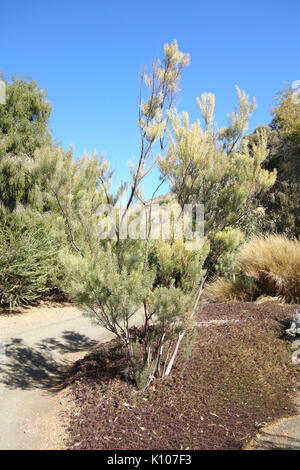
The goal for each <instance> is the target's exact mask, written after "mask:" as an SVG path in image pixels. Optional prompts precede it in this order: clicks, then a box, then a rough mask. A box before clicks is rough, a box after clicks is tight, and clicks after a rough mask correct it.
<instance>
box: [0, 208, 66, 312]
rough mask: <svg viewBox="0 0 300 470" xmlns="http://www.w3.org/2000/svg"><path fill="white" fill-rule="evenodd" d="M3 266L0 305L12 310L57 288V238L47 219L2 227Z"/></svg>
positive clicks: (0, 239)
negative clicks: (45, 220) (48, 225)
mask: <svg viewBox="0 0 300 470" xmlns="http://www.w3.org/2000/svg"><path fill="white" fill-rule="evenodd" d="M40 219H42V218H41V217H40ZM0 266H1V270H0V304H2V305H3V306H9V308H10V310H13V309H14V308H15V307H17V306H21V305H26V304H28V303H33V302H34V301H36V300H37V299H38V298H39V297H41V296H42V295H43V294H45V293H46V292H49V290H51V289H53V288H54V287H56V283H57V279H58V274H59V263H58V240H57V239H55V237H53V234H52V233H51V231H50V230H49V227H47V224H46V223H45V222H44V220H40V221H39V222H37V221H36V220H34V221H33V222H32V223H31V224H28V220H26V221H25V222H24V224H22V223H20V221H18V223H14V224H13V223H10V224H6V225H4V226H2V227H0Z"/></svg>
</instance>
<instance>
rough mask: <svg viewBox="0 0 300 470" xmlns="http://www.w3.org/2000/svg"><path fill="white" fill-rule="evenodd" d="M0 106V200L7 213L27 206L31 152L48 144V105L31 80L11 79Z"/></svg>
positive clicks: (30, 185) (7, 83) (49, 136)
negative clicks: (3, 101)
mask: <svg viewBox="0 0 300 470" xmlns="http://www.w3.org/2000/svg"><path fill="white" fill-rule="evenodd" d="M1 78H2V80H3V81H4V82H5V84H6V101H5V104H1V105H0V201H1V203H2V204H4V205H5V207H7V208H8V209H9V210H13V209H15V207H16V205H17V204H18V202H21V203H23V204H27V203H28V202H29V199H30V191H31V189H32V186H33V184H34V183H33V181H32V179H31V175H30V172H29V169H28V166H29V165H30V161H31V160H32V159H33V158H34V152H35V150H36V149H38V148H42V147H43V146H45V145H50V144H51V135H50V132H49V129H48V120H49V117H50V112H51V105H50V103H49V102H48V101H47V100H46V93H45V92H44V91H42V90H41V89H40V88H39V87H38V85H37V83H36V82H35V81H33V80H29V79H28V80H26V79H25V78H18V77H17V76H14V77H13V79H12V82H9V81H7V80H6V79H5V78H4V77H3V76H2V77H1Z"/></svg>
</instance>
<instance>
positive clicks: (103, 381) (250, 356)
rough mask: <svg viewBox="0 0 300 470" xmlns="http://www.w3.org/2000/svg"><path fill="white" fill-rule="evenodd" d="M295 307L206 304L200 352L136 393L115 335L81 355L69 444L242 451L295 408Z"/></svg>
mask: <svg viewBox="0 0 300 470" xmlns="http://www.w3.org/2000/svg"><path fill="white" fill-rule="evenodd" d="M294 311H295V307H294V306H280V305H274V304H272V305H266V304H254V303H230V304H210V305H206V306H205V307H204V309H203V311H202V312H201V313H199V315H198V318H197V321H198V322H200V321H205V322H207V321H210V320H224V319H226V320H239V321H235V322H228V323H223V324H220V325H218V324H214V325H213V326H209V327H206V326H201V324H200V325H198V336H197V339H196V342H195V344H194V348H193V352H192V355H191V357H190V359H189V360H188V362H187V363H185V360H184V354H183V353H182V354H180V355H179V357H178V360H177V362H176V365H175V367H174V370H173V371H172V374H171V376H170V377H169V378H167V379H164V380H160V381H159V382H156V383H155V384H154V386H153V387H150V389H149V390H147V391H146V392H140V391H137V390H136V389H135V387H134V384H132V385H131V390H130V392H129V391H128V388H127V385H126V383H125V382H124V381H123V380H122V378H121V377H120V374H119V373H118V371H119V368H120V365H121V364H122V363H124V358H125V352H124V351H123V349H122V347H121V346H120V345H119V344H118V342H117V341H115V340H114V341H111V342H110V343H107V344H105V345H101V346H100V347H99V348H97V349H95V350H94V351H93V352H92V353H91V354H89V355H88V356H86V357H85V358H84V359H83V360H81V361H78V362H77V363H76V364H75V366H74V368H73V370H72V373H71V374H70V387H69V398H70V400H71V402H72V403H73V406H72V409H71V411H70V412H69V413H68V414H67V416H65V419H66V423H67V435H68V437H67V447H68V448H69V449H107V450H112V449H113V450H117V449H128V450H129V449H130V450H142V449H155V450H162V449H173V450H179V449H241V448H242V447H243V445H244V444H245V442H246V441H249V440H250V439H251V438H252V437H253V436H255V434H256V433H257V431H258V428H259V427H260V426H261V425H262V424H264V423H267V422H269V421H271V420H274V419H276V418H279V417H283V416H288V415H292V414H294V413H295V412H296V407H295V404H294V402H293V394H294V391H295V386H296V377H297V376H299V372H300V368H299V366H294V365H292V362H291V348H290V343H289V341H288V340H287V338H286V337H285V336H284V330H285V328H286V327H287V325H288V323H289V320H290V318H291V316H292V315H293V312H294Z"/></svg>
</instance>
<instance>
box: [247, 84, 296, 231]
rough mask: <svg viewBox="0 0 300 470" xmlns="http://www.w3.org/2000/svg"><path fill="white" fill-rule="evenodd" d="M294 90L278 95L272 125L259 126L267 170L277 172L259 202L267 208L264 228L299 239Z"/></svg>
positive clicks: (252, 137) (250, 140)
mask: <svg viewBox="0 0 300 470" xmlns="http://www.w3.org/2000/svg"><path fill="white" fill-rule="evenodd" d="M292 93H293V90H292V89H291V88H286V89H284V90H282V91H280V92H279V96H278V97H277V101H278V102H277V105H276V106H275V107H274V109H273V114H274V118H273V121H272V123H271V125H270V126H260V128H259V129H262V128H263V129H264V130H265V132H266V134H267V147H268V150H269V155H268V158H267V159H266V160H265V161H264V163H263V166H264V168H265V169H267V170H269V171H272V170H273V169H274V168H276V169H277V180H276V183H275V185H274V186H273V187H272V188H271V189H270V190H269V191H268V192H267V193H266V194H265V195H259V197H258V203H259V204H260V205H263V206H264V208H265V209H266V217H265V229H266V230H269V231H270V232H274V231H276V232H278V233H286V234H287V235H290V236H296V237H298V238H299V236H300V199H299V191H300V186H299V185H300V158H299V155H300V104H299V103H297V102H296V101H295V100H293V95H292ZM256 135H257V131H255V132H254V133H253V134H251V135H250V136H249V137H248V139H247V141H248V145H249V149H250V152H251V153H252V148H253V145H255V144H256V140H257V139H256Z"/></svg>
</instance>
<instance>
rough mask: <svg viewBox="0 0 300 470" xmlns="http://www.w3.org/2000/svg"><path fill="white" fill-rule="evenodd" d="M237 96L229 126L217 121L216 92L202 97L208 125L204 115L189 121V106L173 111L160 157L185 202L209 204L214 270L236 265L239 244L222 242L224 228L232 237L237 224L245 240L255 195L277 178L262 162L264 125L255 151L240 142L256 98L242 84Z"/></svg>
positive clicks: (173, 187)
mask: <svg viewBox="0 0 300 470" xmlns="http://www.w3.org/2000/svg"><path fill="white" fill-rule="evenodd" d="M238 99H239V111H235V112H234V113H233V116H232V117H231V118H230V119H229V126H228V128H227V129H220V130H217V129H216V126H213V112H214V103H215V98H214V95H212V94H203V95H202V98H201V100H200V99H199V98H198V106H199V108H200V111H201V113H202V117H203V119H204V123H205V125H204V128H202V127H201V124H200V121H197V122H196V123H194V124H190V121H189V116H188V114H187V113H186V112H183V113H182V114H181V115H179V114H178V113H177V111H176V110H173V111H170V112H169V119H170V124H171V129H172V135H173V137H172V139H171V141H170V143H169V147H168V151H167V155H166V157H165V158H160V161H159V164H160V169H161V173H162V177H163V178H164V179H167V180H168V181H169V183H170V185H171V190H172V192H174V193H175V194H176V197H177V199H178V202H179V203H180V205H181V206H183V205H184V204H186V203H194V204H195V203H196V204H204V208H205V226H204V227H205V230H204V231H205V235H206V237H207V238H208V240H209V241H210V243H211V251H210V255H209V256H208V258H207V260H206V264H205V267H206V268H207V269H208V273H209V275H210V276H211V275H212V274H215V273H216V271H218V270H219V271H220V270H222V269H226V270H228V269H229V271H231V270H232V269H233V267H232V266H230V262H229V261H230V258H231V259H232V260H233V258H234V252H235V250H236V248H237V246H238V244H239V242H237V243H236V244H234V243H233V240H232V241H231V243H224V240H223V242H222V243H221V240H220V233H224V234H227V237H228V234H230V233H235V232H231V231H232V230H233V229H236V230H238V231H239V233H240V240H241V239H242V237H243V236H244V237H247V236H249V235H250V234H251V231H252V230H253V227H252V224H253V220H252V219H251V217H250V216H249V213H251V211H252V210H253V209H254V208H255V202H256V199H255V197H256V196H257V195H258V194H261V193H264V192H266V191H267V190H268V189H269V188H270V187H271V186H272V185H273V184H274V182H275V179H276V170H274V171H272V172H269V171H267V170H265V169H263V168H262V164H263V162H264V161H265V159H266V157H267V155H268V150H267V136H266V133H265V132H264V130H259V131H258V132H257V134H256V139H257V142H256V143H255V145H254V146H253V152H252V154H251V155H250V153H249V149H248V148H247V146H246V145H239V143H240V142H239V141H240V140H241V138H242V135H243V132H244V131H245V130H246V128H247V122H248V119H249V116H250V115H251V113H252V111H253V109H254V103H249V102H248V97H247V95H246V94H245V93H241V92H240V91H239V90H238ZM218 141H219V142H221V144H220V145H219V143H218ZM237 233H238V232H237ZM218 237H219V239H218ZM228 265H229V266H228Z"/></svg>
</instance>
